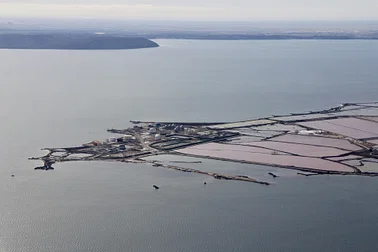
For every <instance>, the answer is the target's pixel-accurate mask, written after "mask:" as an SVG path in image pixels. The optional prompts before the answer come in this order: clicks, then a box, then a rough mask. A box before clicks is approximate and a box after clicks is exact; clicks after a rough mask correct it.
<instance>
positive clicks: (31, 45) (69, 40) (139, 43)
mask: <svg viewBox="0 0 378 252" xmlns="http://www.w3.org/2000/svg"><path fill="white" fill-rule="evenodd" d="M158 46H159V45H158V44H157V43H155V42H153V41H151V40H149V39H146V38H140V37H128V36H117V35H105V34H60V33H51V34H46V33H44V34H25V33H23V34H16V33H8V34H0V48H2V49H4V48H6V49H56V50H120V49H137V48H150V47H158Z"/></svg>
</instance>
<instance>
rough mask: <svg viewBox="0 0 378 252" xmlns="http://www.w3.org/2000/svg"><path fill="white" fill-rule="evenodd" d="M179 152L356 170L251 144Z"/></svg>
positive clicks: (331, 169)
mask: <svg viewBox="0 0 378 252" xmlns="http://www.w3.org/2000/svg"><path fill="white" fill-rule="evenodd" d="M178 152H179V153H183V154H188V155H195V156H203V157H210V158H221V159H227V160H231V161H232V160H234V161H246V162H251V163H257V164H265V165H276V166H281V167H287V168H290V167H292V168H305V169H311V170H319V171H337V172H353V171H354V170H353V169H352V168H351V167H349V166H347V165H343V164H341V163H337V162H332V161H328V160H324V159H320V158H313V157H299V156H292V155H287V154H281V153H280V152H274V153H272V151H271V150H267V149H264V148H258V147H251V146H240V145H229V144H218V143H207V144H201V145H196V146H191V147H187V148H184V149H181V150H178Z"/></svg>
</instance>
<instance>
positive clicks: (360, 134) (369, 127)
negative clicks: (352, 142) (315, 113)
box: [298, 118, 378, 139]
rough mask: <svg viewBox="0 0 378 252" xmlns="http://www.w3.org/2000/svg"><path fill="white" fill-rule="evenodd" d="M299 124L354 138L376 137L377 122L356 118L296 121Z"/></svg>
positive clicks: (377, 134)
mask: <svg viewBox="0 0 378 252" xmlns="http://www.w3.org/2000/svg"><path fill="white" fill-rule="evenodd" d="M298 124H299V125H301V126H305V127H309V128H313V129H320V130H325V131H329V132H332V133H336V134H339V135H343V136H348V137H352V138H356V139H364V138H374V137H378V123H375V122H371V121H367V120H361V119H357V118H341V119H332V120H321V121H309V122H301V123H298Z"/></svg>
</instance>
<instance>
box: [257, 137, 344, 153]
mask: <svg viewBox="0 0 378 252" xmlns="http://www.w3.org/2000/svg"><path fill="white" fill-rule="evenodd" d="M250 145H252V146H256V147H262V148H268V149H271V150H276V151H282V152H285V153H290V154H295V155H300V156H306V157H332V156H340V155H343V154H347V153H348V152H349V151H343V150H340V149H336V148H331V147H323V146H313V145H306V144H296V143H282V142H273V141H260V142H255V143H251V144H250Z"/></svg>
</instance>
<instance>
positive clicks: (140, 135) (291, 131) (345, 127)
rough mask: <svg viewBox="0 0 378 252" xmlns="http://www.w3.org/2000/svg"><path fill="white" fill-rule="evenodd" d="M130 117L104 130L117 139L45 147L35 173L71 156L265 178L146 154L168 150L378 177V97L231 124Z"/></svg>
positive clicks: (319, 172)
mask: <svg viewBox="0 0 378 252" xmlns="http://www.w3.org/2000/svg"><path fill="white" fill-rule="evenodd" d="M132 122H133V123H134V126H133V127H131V128H127V129H121V130H119V129H109V130H108V131H109V132H112V133H116V134H119V135H118V136H115V137H110V138H109V139H106V140H95V141H92V142H90V143H86V144H83V145H82V146H77V147H65V148H46V149H44V150H47V151H48V153H47V154H46V155H44V156H42V157H37V158H30V159H31V160H41V161H43V162H44V165H43V166H40V167H37V168H35V169H40V170H50V169H53V167H52V165H53V164H54V163H56V162H69V161H96V160H101V161H120V162H134V163H150V164H152V165H153V166H154V167H163V168H167V169H173V170H177V171H182V172H190V173H198V174H203V175H208V176H212V177H214V178H215V179H224V180H237V181H247V182H254V183H259V184H264V185H268V184H269V183H267V182H263V181H258V180H256V179H253V178H250V177H248V176H244V175H226V174H222V173H217V172H205V171H201V170H197V169H192V168H183V167H179V166H176V165H166V164H162V163H159V162H152V161H148V160H145V159H144V158H145V157H148V156H154V155H163V154H170V155H180V156H189V157H200V158H208V159H217V160H223V161H233V162H239V163H250V164H259V165H266V166H273V167H279V168H285V169H293V170H298V171H299V172H298V174H302V175H306V176H307V175H308V174H311V175H314V174H317V175H322V174H329V175H334V174H338V175H362V176H378V148H377V145H378V102H372V103H347V104H342V105H340V106H338V107H334V108H330V109H327V110H323V111H316V112H308V113H296V114H289V115H282V116H271V117H266V118H259V119H255V120H248V121H240V122H232V123H188V122H186V123H180V122H172V123H171V122H141V121H132ZM172 162H173V163H174V162H176V163H186V164H190V163H197V162H199V161H193V162H191V161H172ZM251 169H253V167H251ZM304 172H305V173H304ZM270 175H271V176H273V175H274V176H273V177H275V178H276V177H278V176H276V175H275V174H273V175H272V174H270Z"/></svg>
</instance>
